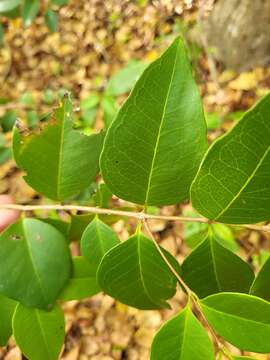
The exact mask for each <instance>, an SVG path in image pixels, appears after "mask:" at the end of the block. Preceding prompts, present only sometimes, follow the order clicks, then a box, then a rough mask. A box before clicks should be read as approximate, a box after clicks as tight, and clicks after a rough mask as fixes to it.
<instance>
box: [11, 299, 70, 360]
mask: <svg viewBox="0 0 270 360" xmlns="http://www.w3.org/2000/svg"><path fill="white" fill-rule="evenodd" d="M13 331H14V337H15V340H16V343H17V345H18V346H19V347H20V349H21V350H22V352H23V354H24V355H25V356H26V357H27V358H28V359H30V360H57V359H58V356H59V353H60V350H61V347H62V344H63V342H64V337H65V320H64V314H63V312H62V310H61V309H60V307H58V306H55V307H54V308H53V309H52V310H51V311H50V312H47V311H43V310H38V309H29V308H26V307H24V306H23V305H18V306H17V308H16V311H15V314H14V319H13Z"/></svg>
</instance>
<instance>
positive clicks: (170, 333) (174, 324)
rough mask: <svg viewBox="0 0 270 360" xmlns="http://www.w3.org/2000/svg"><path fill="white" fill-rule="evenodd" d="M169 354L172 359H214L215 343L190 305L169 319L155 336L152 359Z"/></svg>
mask: <svg viewBox="0 0 270 360" xmlns="http://www.w3.org/2000/svg"><path fill="white" fill-rule="evenodd" d="M168 354H170V355H168ZM168 356H169V357H170V360H190V359H192V360H205V359H207V360H214V349H213V345H212V343H211V341H210V339H209V337H208V335H207V333H206V331H205V329H204V328H203V327H202V325H201V323H200V322H199V321H198V320H197V318H196V317H195V316H194V315H193V313H192V311H191V309H190V308H189V307H188V306H187V307H186V308H185V309H184V310H183V311H181V313H180V314H178V315H176V316H175V317H173V318H172V319H170V320H169V321H167V322H166V323H165V324H164V325H163V326H162V327H161V329H160V330H159V331H158V333H157V334H156V335H155V337H154V340H153V343H152V347H151V360H163V359H167V358H168Z"/></svg>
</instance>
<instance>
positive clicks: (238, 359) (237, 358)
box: [232, 356, 255, 360]
mask: <svg viewBox="0 0 270 360" xmlns="http://www.w3.org/2000/svg"><path fill="white" fill-rule="evenodd" d="M232 359H233V360H245V359H246V360H255V358H252V357H249V356H233V357H232Z"/></svg>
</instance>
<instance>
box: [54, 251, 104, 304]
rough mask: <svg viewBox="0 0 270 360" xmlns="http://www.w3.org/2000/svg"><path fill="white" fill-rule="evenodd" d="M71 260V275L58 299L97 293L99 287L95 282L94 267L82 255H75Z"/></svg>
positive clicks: (72, 298) (69, 298)
mask: <svg viewBox="0 0 270 360" xmlns="http://www.w3.org/2000/svg"><path fill="white" fill-rule="evenodd" d="M72 260H73V271H72V275H71V277H70V279H69V282H68V283H67V286H66V287H65V288H64V290H63V291H62V293H61V294H60V296H59V299H61V300H64V301H70V300H80V299H84V298H87V297H90V296H93V295H95V294H97V293H99V292H100V291H101V289H100V287H99V285H98V283H97V279H96V269H95V268H94V267H93V266H92V265H90V264H89V262H88V261H87V260H86V259H85V258H84V257H82V256H75V257H73V259H72Z"/></svg>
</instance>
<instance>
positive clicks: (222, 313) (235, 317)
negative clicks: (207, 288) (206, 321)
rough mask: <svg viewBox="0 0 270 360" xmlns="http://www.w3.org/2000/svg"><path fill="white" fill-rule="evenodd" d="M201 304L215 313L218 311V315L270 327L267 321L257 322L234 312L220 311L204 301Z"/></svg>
mask: <svg viewBox="0 0 270 360" xmlns="http://www.w3.org/2000/svg"><path fill="white" fill-rule="evenodd" d="M202 305H203V306H204V307H206V308H207V309H209V310H210V311H212V312H216V313H218V314H220V315H222V316H228V317H232V318H234V319H237V320H241V321H245V322H251V323H254V324H256V325H265V326H268V327H269V328H270V324H269V323H266V322H262V321H261V322H259V321H256V320H252V319H248V318H246V317H240V316H238V315H235V314H231V313H226V312H222V311H220V310H217V309H215V308H213V307H211V306H207V305H205V304H204V303H202Z"/></svg>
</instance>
